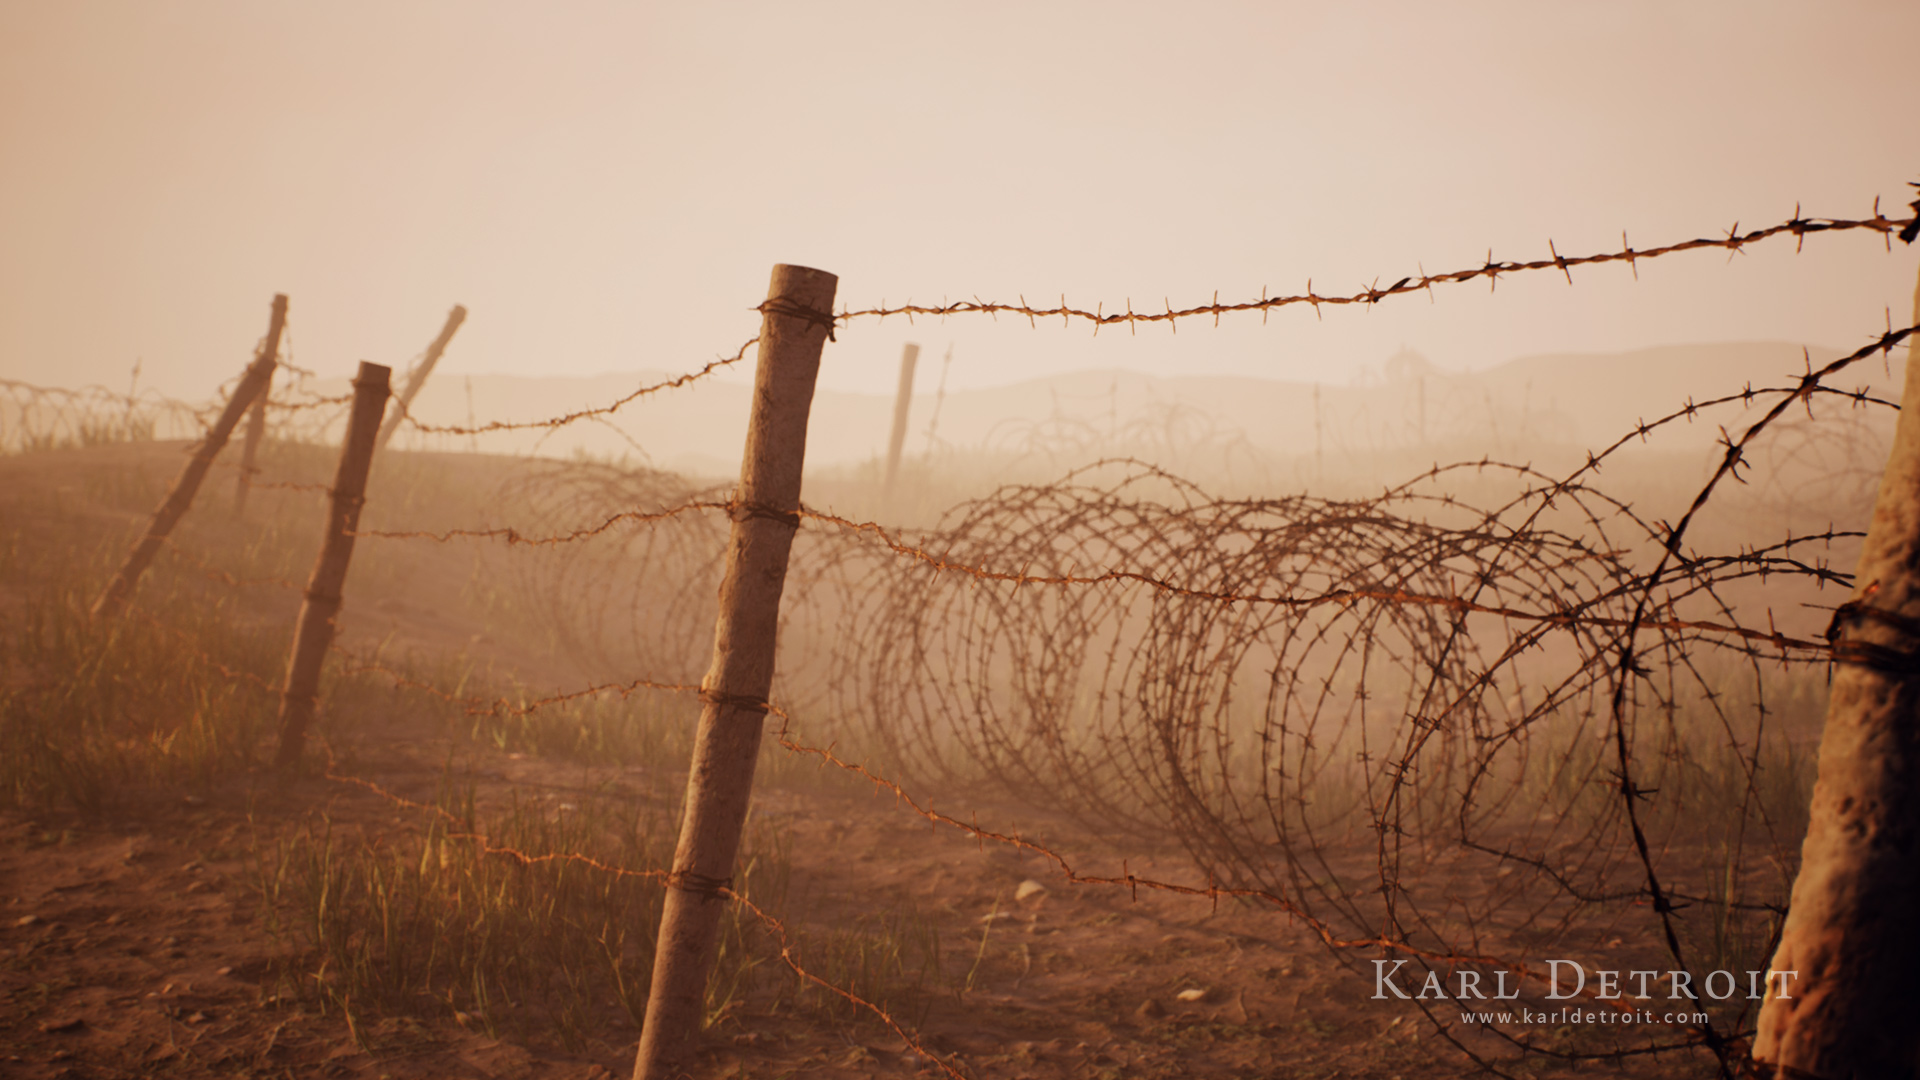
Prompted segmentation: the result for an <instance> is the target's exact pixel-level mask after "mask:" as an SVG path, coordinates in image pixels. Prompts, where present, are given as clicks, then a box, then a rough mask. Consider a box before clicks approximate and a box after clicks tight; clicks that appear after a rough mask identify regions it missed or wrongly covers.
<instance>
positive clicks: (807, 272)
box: [773, 263, 840, 286]
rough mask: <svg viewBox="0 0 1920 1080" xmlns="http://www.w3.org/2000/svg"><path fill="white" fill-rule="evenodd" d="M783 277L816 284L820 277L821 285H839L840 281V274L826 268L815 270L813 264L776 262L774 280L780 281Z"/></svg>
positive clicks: (797, 282) (819, 282)
mask: <svg viewBox="0 0 1920 1080" xmlns="http://www.w3.org/2000/svg"><path fill="white" fill-rule="evenodd" d="M782 278H786V279H788V280H790V281H794V283H795V284H799V283H800V282H806V283H807V284H815V283H816V279H818V280H817V284H819V285H821V286H831V285H837V284H839V282H840V275H838V274H834V273H829V272H827V271H825V270H815V269H814V268H813V267H811V266H800V265H798V264H796V263H774V264H773V280H774V281H775V282H779V281H780V280H781V279H782ZM794 279H798V280H797V281H796V280H794Z"/></svg>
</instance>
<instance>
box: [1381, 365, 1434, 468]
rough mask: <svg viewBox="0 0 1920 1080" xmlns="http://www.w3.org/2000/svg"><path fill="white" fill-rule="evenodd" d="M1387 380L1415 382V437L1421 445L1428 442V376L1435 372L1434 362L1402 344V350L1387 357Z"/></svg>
mask: <svg viewBox="0 0 1920 1080" xmlns="http://www.w3.org/2000/svg"><path fill="white" fill-rule="evenodd" d="M1386 371H1387V381H1388V382H1392V383H1406V382H1411V383H1413V398H1414V437H1415V439H1417V440H1418V443H1419V445H1421V446H1425V445H1426V442H1427V376H1428V375H1431V374H1433V362H1432V361H1430V360H1428V359H1427V358H1426V357H1424V356H1422V355H1420V354H1419V353H1417V352H1414V351H1413V350H1412V349H1409V348H1407V347H1406V346H1405V345H1402V346H1400V351H1399V352H1397V353H1394V354H1393V355H1392V356H1389V357H1387V364H1386Z"/></svg>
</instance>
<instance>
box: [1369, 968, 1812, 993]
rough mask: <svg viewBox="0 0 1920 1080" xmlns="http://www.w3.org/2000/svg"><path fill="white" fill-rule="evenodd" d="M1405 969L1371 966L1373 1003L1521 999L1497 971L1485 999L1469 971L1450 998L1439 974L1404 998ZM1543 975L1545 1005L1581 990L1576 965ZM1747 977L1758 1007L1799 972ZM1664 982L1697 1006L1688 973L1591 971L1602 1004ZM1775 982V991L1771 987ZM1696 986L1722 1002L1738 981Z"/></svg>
mask: <svg viewBox="0 0 1920 1080" xmlns="http://www.w3.org/2000/svg"><path fill="white" fill-rule="evenodd" d="M1407 963H1408V961H1406V960H1394V961H1392V962H1391V963H1389V962H1388V961H1386V960H1375V961H1374V962H1373V997H1374V1000H1376V1001H1382V1000H1388V999H1391V998H1398V999H1400V1000H1402V1001H1415V1000H1419V1001H1426V1000H1439V1001H1471V1000H1474V999H1479V1000H1481V1001H1486V1000H1489V999H1491V1000H1496V1001H1511V1000H1513V999H1515V998H1517V997H1519V996H1520V991H1519V990H1518V989H1515V990H1514V991H1513V992H1512V993H1508V992H1507V974H1508V973H1507V972H1505V971H1496V972H1494V973H1493V975H1494V977H1495V981H1494V986H1493V993H1492V994H1488V993H1487V992H1486V991H1485V990H1483V989H1482V988H1481V977H1480V976H1481V973H1480V972H1478V971H1470V970H1463V971H1456V972H1454V973H1453V977H1454V979H1455V980H1456V982H1457V984H1458V985H1457V986H1456V987H1455V988H1454V990H1455V992H1454V993H1451V994H1449V993H1448V992H1447V986H1446V985H1445V983H1444V982H1442V980H1441V978H1440V973H1439V972H1437V971H1429V972H1427V977H1426V980H1425V981H1424V982H1422V983H1421V984H1420V988H1419V989H1418V990H1417V991H1415V992H1413V993H1408V992H1407V991H1406V989H1405V988H1403V987H1401V986H1400V984H1399V983H1398V982H1396V981H1395V976H1396V975H1398V974H1399V972H1400V969H1401V968H1402V967H1404V966H1406V964H1407ZM1562 969H1571V971H1568V972H1567V973H1566V974H1567V976H1568V977H1570V978H1571V979H1573V987H1572V989H1570V990H1567V991H1565V992H1562V991H1561V989H1560V980H1561V975H1562ZM1547 971H1548V980H1547V981H1548V992H1547V1000H1549V1001H1564V1000H1566V999H1567V998H1571V997H1574V996H1575V995H1577V994H1579V993H1580V992H1581V991H1583V990H1585V989H1586V986H1587V969H1586V968H1585V967H1583V966H1582V965H1581V964H1580V963H1579V962H1578V961H1575V960H1549V961H1547ZM1746 975H1747V997H1748V998H1750V999H1752V1000H1754V1001H1759V1000H1761V999H1763V998H1765V997H1766V995H1767V991H1768V990H1769V989H1772V990H1773V992H1774V993H1775V994H1776V995H1777V996H1779V997H1780V998H1781V999H1783V1000H1784V999H1789V998H1791V997H1792V996H1793V995H1792V994H1790V993H1788V992H1787V991H1788V988H1789V986H1790V985H1791V984H1792V981H1793V980H1794V979H1796V978H1798V977H1799V975H1800V973H1799V972H1798V971H1749V972H1747V973H1746ZM1662 976H1665V978H1662ZM1722 978H1724V979H1725V982H1724V983H1722V982H1720V981H1719V980H1721V979H1722ZM1663 981H1671V983H1672V986H1671V989H1670V990H1669V992H1668V994H1667V997H1668V999H1669V1000H1673V1001H1679V1000H1681V999H1683V998H1684V999H1687V1000H1690V1001H1698V1000H1700V995H1698V994H1696V993H1694V992H1693V973H1692V972H1690V971H1666V972H1661V971H1643V970H1632V971H1628V972H1626V978H1625V979H1624V980H1623V979H1622V978H1621V972H1619V971H1614V970H1607V969H1601V970H1596V971H1594V972H1593V984H1594V985H1593V996H1594V997H1595V998H1597V999H1599V1000H1601V1001H1614V1000H1618V999H1620V998H1621V997H1622V996H1623V988H1624V986H1625V984H1626V983H1628V982H1637V983H1638V984H1639V987H1638V989H1637V990H1636V991H1635V992H1634V993H1633V994H1632V995H1631V996H1632V997H1634V998H1636V999H1638V1000H1640V1001H1647V1000H1650V999H1651V998H1652V997H1653V995H1652V994H1650V993H1648V992H1647V984H1648V983H1649V982H1663ZM1776 982H1777V983H1778V986H1775V985H1774V984H1775V983H1776ZM1700 983H1701V989H1702V990H1704V991H1705V992H1706V995H1707V996H1708V997H1710V998H1712V999H1713V1000H1715V1001H1725V1000H1727V999H1728V998H1730V997H1732V996H1733V995H1734V993H1735V992H1736V991H1737V990H1738V989H1739V980H1738V979H1737V978H1736V977H1735V976H1734V973H1733V972H1731V971H1709V972H1707V975H1706V977H1705V978H1703V979H1701V980H1700Z"/></svg>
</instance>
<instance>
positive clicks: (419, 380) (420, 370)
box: [375, 304, 467, 446]
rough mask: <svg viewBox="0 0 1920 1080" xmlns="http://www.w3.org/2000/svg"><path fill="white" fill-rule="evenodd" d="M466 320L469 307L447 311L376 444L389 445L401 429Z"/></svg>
mask: <svg viewBox="0 0 1920 1080" xmlns="http://www.w3.org/2000/svg"><path fill="white" fill-rule="evenodd" d="M466 321H467V309H466V308H465V307H462V306H461V305H459V304H455V305H453V310H452V311H449V312H447V322H446V325H445V326H442V327H441V328H440V334H439V336H437V337H435V338H434V339H433V342H432V343H431V344H429V345H428V346H427V355H425V356H423V357H421V358H420V366H419V367H416V368H414V369H413V370H412V371H410V372H408V373H407V386H406V389H404V390H402V391H400V397H399V399H398V400H397V402H396V403H395V405H394V407H393V415H391V416H389V417H387V422H386V423H385V424H382V425H381V426H380V438H379V440H378V441H377V442H376V443H375V445H376V446H385V445H387V440H388V439H391V438H393V433H394V432H395V431H397V430H399V428H400V420H401V418H402V417H404V416H406V415H407V409H408V407H410V406H411V405H412V404H413V396H414V395H415V394H418V393H419V392H420V388H421V387H423V386H425V385H427V376H429V375H431V374H433V366H434V365H435V364H438V363H439V362H440V354H441V353H444V352H446V351H447V342H449V341H452V340H453V332H454V331H456V330H458V329H460V324H461V323H463V322H466Z"/></svg>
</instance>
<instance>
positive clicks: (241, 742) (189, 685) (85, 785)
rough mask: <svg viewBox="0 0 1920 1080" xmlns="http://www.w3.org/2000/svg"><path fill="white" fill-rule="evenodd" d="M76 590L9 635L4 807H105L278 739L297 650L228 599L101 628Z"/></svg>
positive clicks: (204, 776)
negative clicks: (279, 711)
mask: <svg viewBox="0 0 1920 1080" xmlns="http://www.w3.org/2000/svg"><path fill="white" fill-rule="evenodd" d="M88 599H89V597H88V595H87V594H85V593H82V592H81V591H80V590H79V589H77V588H75V587H73V586H72V585H70V584H69V585H66V586H64V587H56V588H54V589H51V590H49V591H47V592H44V593H42V594H41V595H39V596H36V597H32V598H30V599H29V600H28V601H27V602H26V604H25V605H24V610H23V612H22V615H21V618H20V621H19V623H18V624H17V627H16V630H15V632H14V633H12V634H9V635H6V636H5V637H3V638H0V670H4V671H6V672H7V673H8V676H9V677H8V678H7V680H6V681H5V683H4V685H0V804H5V805H9V806H18V807H38V808H65V809H73V810H79V811H83V812H99V811H102V810H106V809H109V808H111V807H113V806H115V805H117V804H119V803H121V802H122V801H123V800H124V799H126V798H127V797H129V796H131V795H133V794H135V793H137V792H140V791H142V790H148V789H152V788H154V787H156V786H174V785H187V786H191V787H198V788H205V787H208V786H210V785H212V784H214V783H215V782H217V781H218V780H219V779H220V778H222V777H224V776H228V775H232V774H234V773H239V772H244V771H246V770H247V769H248V768H250V767H251V766H252V765H253V764H254V763H255V761H256V760H258V758H259V755H260V752H261V742H262V739H263V738H264V737H266V736H268V735H269V734H270V733H271V728H272V722H273V719H274V715H275V704H276V703H275V696H276V695H275V694H274V693H273V691H272V689H271V687H272V685H273V681H274V676H275V675H276V674H277V671H278V668H279V666H280V664H281V663H283V658H284V655H285V652H286V647H287V646H286V642H285V641H284V640H275V637H276V636H275V635H273V634H270V633H269V634H261V633H258V632H249V631H245V630H242V629H240V628H239V627H237V626H236V625H235V624H234V623H233V622H232V621H230V620H229V619H227V618H226V617H225V615H224V613H223V611H222V610H221V609H220V607H219V606H218V605H204V604H163V605H160V606H159V610H161V611H163V612H165V613H166V617H164V618H161V617H156V616H148V615H144V614H134V615H130V616H129V617H127V618H124V619H121V620H119V621H118V622H117V623H113V624H107V625H102V624H99V623H96V622H94V621H93V620H91V619H90V618H89V617H88V615H87V602H88Z"/></svg>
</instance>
